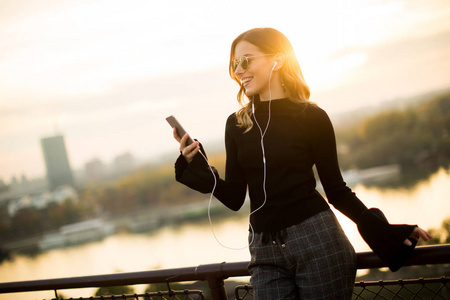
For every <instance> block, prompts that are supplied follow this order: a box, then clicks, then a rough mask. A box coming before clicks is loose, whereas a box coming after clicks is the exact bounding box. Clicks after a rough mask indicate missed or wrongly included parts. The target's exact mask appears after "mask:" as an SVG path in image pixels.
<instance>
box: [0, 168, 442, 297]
mask: <svg viewBox="0 0 450 300" xmlns="http://www.w3.org/2000/svg"><path fill="white" fill-rule="evenodd" d="M353 190H354V192H355V193H356V194H357V195H358V197H359V198H360V199H361V200H362V201H363V202H364V203H365V204H366V205H367V206H368V207H379V208H381V209H382V210H383V212H384V213H385V215H386V217H387V218H388V220H389V221H390V222H391V223H408V224H418V225H419V226H420V227H422V228H424V229H430V228H440V227H441V224H442V221H443V220H444V219H446V218H450V203H449V201H448V195H450V172H449V171H445V170H440V171H439V172H437V173H435V174H434V175H432V176H431V177H430V178H429V179H428V180H425V181H423V182H420V183H418V184H417V185H416V186H414V187H412V188H408V189H406V188H399V189H378V188H368V187H364V186H362V185H359V186H355V187H353ZM335 213H336V215H337V217H338V219H339V221H340V223H341V225H342V227H343V228H344V231H345V232H346V234H347V235H348V237H349V239H350V240H351V242H352V244H353V246H354V247H355V250H356V251H357V252H359V251H367V250H369V248H368V246H367V245H366V244H365V242H364V241H363V240H362V238H361V237H360V236H359V233H358V231H357V229H356V226H355V225H354V223H353V222H352V221H350V220H349V219H347V218H346V217H345V216H343V215H341V214H340V213H339V212H336V211H335ZM212 223H213V230H214V233H215V235H214V234H213V231H212V229H211V226H210V224H209V222H208V218H207V216H206V215H205V218H204V221H203V222H197V223H194V224H186V223H185V224H183V225H182V226H176V227H164V228H161V229H158V230H156V231H152V232H150V233H144V234H130V233H118V234H115V235H113V236H109V237H107V238H105V239H104V240H102V241H98V242H93V243H90V244H85V245H80V246H74V247H68V248H63V249H54V250H50V251H47V252H44V253H41V254H39V255H37V256H35V257H29V256H22V255H18V256H14V257H13V259H12V260H11V261H4V262H3V263H2V264H1V265H0V282H10V281H23V280H36V279H51V278H62V277H75V276H88V275H100V274H109V273H116V272H138V271H145V270H152V269H158V268H179V267H190V266H197V265H200V264H209V263H219V262H223V261H225V262H236V261H247V260H249V258H250V256H249V253H248V249H247V248H246V247H245V246H246V244H247V237H248V231H247V228H248V219H247V216H245V215H238V216H237V217H232V218H227V219H220V220H215V219H214V217H213V218H212ZM216 238H217V239H218V241H217V240H216ZM219 242H220V244H219ZM224 246H226V247H229V248H243V249H240V250H232V249H229V248H226V247H224ZM143 288H144V286H137V287H136V291H137V292H142V290H143ZM61 292H62V293H63V294H64V295H65V297H87V296H91V295H92V294H93V293H94V292H95V289H80V290H64V291H61ZM52 297H54V293H53V292H49V291H45V292H33V293H20V294H6V295H0V300H3V299H44V298H45V299H51V298H52Z"/></svg>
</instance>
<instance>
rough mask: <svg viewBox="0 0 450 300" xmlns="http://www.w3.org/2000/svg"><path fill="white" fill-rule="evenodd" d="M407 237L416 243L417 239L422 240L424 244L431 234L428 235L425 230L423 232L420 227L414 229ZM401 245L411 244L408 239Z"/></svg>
mask: <svg viewBox="0 0 450 300" xmlns="http://www.w3.org/2000/svg"><path fill="white" fill-rule="evenodd" d="M409 237H410V238H413V239H415V240H416V241H419V239H423V240H424V241H425V242H426V241H428V240H429V239H430V238H431V234H429V233H428V232H426V231H425V230H423V229H422V228H420V227H416V228H414V230H413V232H412V233H411V235H410V236H409ZM403 243H404V244H405V245H406V246H411V245H412V243H411V241H410V240H409V239H406V240H405V241H404V242H403Z"/></svg>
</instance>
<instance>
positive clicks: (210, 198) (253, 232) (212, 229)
mask: <svg viewBox="0 0 450 300" xmlns="http://www.w3.org/2000/svg"><path fill="white" fill-rule="evenodd" d="M276 65H277V63H275V64H274V66H273V67H272V70H271V71H270V74H269V116H268V119H267V125H266V128H265V129H264V132H263V131H262V129H261V126H260V125H259V123H258V120H256V116H255V106H254V105H255V101H254V100H253V101H252V110H253V118H254V119H255V122H256V125H257V126H258V128H259V132H260V134H261V151H262V156H263V192H264V201H263V203H262V204H261V205H260V206H259V207H258V208H257V209H255V210H254V211H252V212H250V213H249V215H248V224H249V226H250V231H251V234H252V238H251V240H250V242H249V243H248V245H246V246H245V247H242V248H233V247H229V246H226V245H224V244H222V243H221V242H220V241H219V239H218V238H217V236H216V233H215V231H214V226H213V224H212V219H211V203H212V198H213V195H214V192H215V190H216V187H217V178H216V174H214V170H213V169H212V167H211V165H210V164H209V161H208V159H207V158H206V155H204V154H203V153H202V151H199V153H200V154H201V155H202V156H203V158H204V159H205V161H206V163H207V164H208V167H209V170H210V171H211V174H212V175H213V178H214V185H213V188H212V191H211V195H210V197H209V203H208V220H209V225H210V227H211V231H212V233H213V236H214V238H215V239H216V241H217V243H219V244H220V245H221V246H222V247H224V248H227V249H231V250H243V249H246V248H248V247H250V245H251V244H252V243H253V241H254V238H255V231H254V229H253V226H252V223H251V222H250V216H251V215H252V214H254V213H256V212H257V211H259V210H260V209H262V208H263V207H264V205H265V204H266V202H267V191H266V179H267V165H266V151H265V148H264V136H265V135H266V132H267V129H268V128H269V123H270V118H271V111H270V105H271V103H272V91H271V89H270V82H271V79H272V73H273V70H274V69H275V67H276Z"/></svg>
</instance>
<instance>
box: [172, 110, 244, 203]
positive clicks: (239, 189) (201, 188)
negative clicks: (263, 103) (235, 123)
mask: <svg viewBox="0 0 450 300" xmlns="http://www.w3.org/2000/svg"><path fill="white" fill-rule="evenodd" d="M231 124H232V118H231V117H230V118H229V120H228V121H227V129H226V132H225V146H226V152H227V162H226V174H225V180H224V179H222V178H220V176H219V173H218V172H217V170H216V169H215V168H214V167H213V166H211V169H212V171H213V172H214V176H213V172H211V169H210V166H209V164H208V163H207V161H206V153H205V151H204V149H203V146H202V145H200V147H201V149H200V151H202V153H204V155H205V157H203V156H202V155H201V153H198V154H197V155H195V156H194V159H193V160H192V162H191V163H188V162H187V161H186V159H185V158H184V156H183V155H181V154H180V156H179V157H178V159H177V161H176V162H175V179H176V180H177V181H178V182H180V183H182V184H184V185H186V186H188V187H189V188H191V189H194V190H196V191H198V192H201V193H211V192H212V191H213V190H214V196H215V197H216V198H217V199H218V200H219V201H220V202H222V203H223V204H224V205H225V206H227V207H228V208H229V209H231V210H234V211H237V210H239V209H240V208H241V207H242V205H243V204H244V201H245V196H246V192H247V182H246V180H245V177H244V176H243V174H244V173H243V172H242V170H241V169H240V167H239V163H238V159H237V146H236V143H235V141H234V139H233V137H232V134H231V132H230V131H231V127H229V126H231ZM214 177H215V178H214ZM214 185H215V186H214Z"/></svg>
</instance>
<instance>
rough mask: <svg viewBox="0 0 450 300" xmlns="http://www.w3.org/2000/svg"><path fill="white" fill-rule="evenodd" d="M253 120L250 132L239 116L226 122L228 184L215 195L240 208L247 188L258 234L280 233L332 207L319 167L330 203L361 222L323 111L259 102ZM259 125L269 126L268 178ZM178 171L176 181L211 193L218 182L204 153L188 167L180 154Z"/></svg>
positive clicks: (360, 209)
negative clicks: (240, 124) (318, 188)
mask: <svg viewBox="0 0 450 300" xmlns="http://www.w3.org/2000/svg"><path fill="white" fill-rule="evenodd" d="M269 113H270V120H269ZM255 119H256V121H257V122H256V121H255ZM268 120H269V125H268V126H267V122H268ZM253 122H254V125H253V127H252V129H251V130H250V131H249V132H246V133H244V129H242V128H239V127H237V125H236V124H237V121H236V115H235V114H232V115H230V116H229V118H228V120H227V124H226V131H225V145H226V154H227V160H226V171H225V180H223V179H220V178H219V179H218V182H217V187H216V190H215V192H214V196H215V197H216V198H217V199H219V200H220V201H221V202H222V203H223V204H225V205H226V206H227V207H229V208H230V209H232V210H239V209H240V208H241V206H242V204H243V203H244V200H245V197H246V192H247V187H248V191H249V196H250V203H251V211H254V210H257V211H256V212H255V213H253V214H252V215H251V217H250V221H251V224H252V226H253V229H254V230H255V232H273V231H279V230H281V229H284V228H286V227H289V226H292V225H295V224H298V223H300V222H302V221H303V220H305V219H307V218H309V217H311V216H313V215H315V214H317V213H319V212H322V211H325V210H327V209H329V206H328V204H327V202H326V201H325V200H324V198H323V197H322V196H321V195H320V194H319V193H318V192H317V191H316V181H315V178H314V174H313V171H312V167H313V165H316V168H317V171H318V174H319V177H320V180H321V183H322V185H323V187H324V190H325V193H326V196H327V198H328V201H329V202H330V203H331V204H333V205H334V206H335V207H336V208H337V209H338V210H340V211H341V212H343V213H344V214H345V215H347V216H348V217H349V218H351V219H352V220H353V221H355V222H357V218H358V216H359V215H360V214H361V213H362V212H364V211H365V210H367V208H366V207H365V205H364V204H363V203H362V202H361V201H360V200H359V199H358V198H357V197H356V196H355V194H354V193H353V192H352V191H351V190H350V188H348V187H347V186H346V184H345V182H344V181H343V179H342V176H341V172H340V169H339V165H338V159H337V153H336V142H335V137H334V130H333V127H332V125H331V122H330V119H329V118H328V115H327V114H326V113H325V111H323V110H322V109H321V108H319V107H317V106H316V105H313V104H298V103H294V102H292V101H290V100H288V99H279V100H272V101H270V102H269V101H266V102H257V103H256V104H255V114H254V116H253ZM257 124H259V125H260V127H261V131H262V132H263V133H264V131H265V129H266V126H267V131H266V133H265V135H264V139H263V144H264V151H265V157H266V178H264V164H263V153H262V151H263V150H262V146H261V132H260V129H259V127H258V125H257ZM176 173H177V180H178V181H180V182H182V183H185V184H186V185H188V186H190V187H191V188H194V189H196V190H198V191H200V192H203V193H208V192H211V190H212V187H213V182H214V179H213V177H212V174H211V172H210V171H209V170H208V166H207V164H206V162H205V160H204V158H203V157H202V156H201V155H199V154H198V155H196V156H195V158H194V160H193V161H192V163H191V164H189V165H188V164H187V163H186V160H185V159H184V158H183V157H182V156H181V157H180V158H179V159H178V161H177V163H176ZM216 176H218V175H217V173H216ZM201 178H203V179H201ZM199 179H200V180H199ZM264 179H265V180H266V183H265V189H266V193H267V200H266V203H265V204H264V205H263V206H262V207H261V205H262V204H263V202H264V199H265V195H264V189H263V185H264V183H263V182H264ZM259 207H261V208H260V209H258V208H259Z"/></svg>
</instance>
